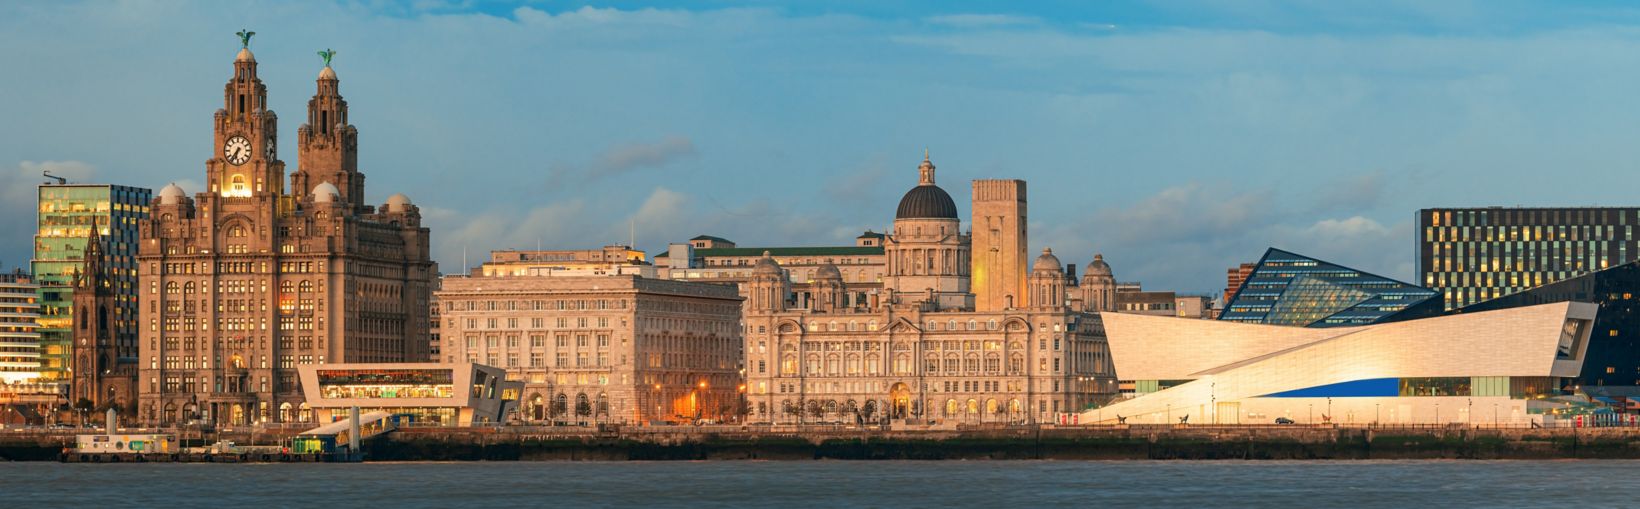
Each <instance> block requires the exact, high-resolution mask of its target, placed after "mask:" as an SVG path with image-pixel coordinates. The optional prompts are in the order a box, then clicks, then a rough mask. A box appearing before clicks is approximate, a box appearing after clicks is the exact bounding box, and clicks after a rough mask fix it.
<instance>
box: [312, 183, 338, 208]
mask: <svg viewBox="0 0 1640 509" xmlns="http://www.w3.org/2000/svg"><path fill="white" fill-rule="evenodd" d="M341 197H342V190H340V189H336V185H335V184H331V183H330V182H320V183H319V185H316V186H313V202H314V203H331V202H334V201H336V200H337V199H339V198H341Z"/></svg>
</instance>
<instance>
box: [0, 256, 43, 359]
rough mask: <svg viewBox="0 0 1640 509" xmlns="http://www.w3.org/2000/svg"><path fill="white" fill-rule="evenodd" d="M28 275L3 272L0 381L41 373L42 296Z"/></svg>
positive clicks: (0, 300) (0, 287) (0, 304)
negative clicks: (39, 326)
mask: <svg viewBox="0 0 1640 509" xmlns="http://www.w3.org/2000/svg"><path fill="white" fill-rule="evenodd" d="M39 288H40V287H38V286H35V284H34V283H33V281H32V280H31V279H30V277H29V275H28V274H24V273H22V272H17V273H12V274H0V383H5V384H15V383H22V382H26V381H32V380H34V379H36V378H39V376H40V333H39V332H38V331H36V330H35V329H37V328H38V326H37V325H36V324H35V322H36V321H37V320H39V319H40V297H39V295H38V292H39Z"/></svg>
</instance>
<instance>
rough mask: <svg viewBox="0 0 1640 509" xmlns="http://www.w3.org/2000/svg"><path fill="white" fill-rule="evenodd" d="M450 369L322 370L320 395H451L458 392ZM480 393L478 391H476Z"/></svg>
mask: <svg viewBox="0 0 1640 509" xmlns="http://www.w3.org/2000/svg"><path fill="white" fill-rule="evenodd" d="M454 376H455V374H454V372H453V371H451V370H448V369H368V370H319V372H318V379H319V389H320V394H321V395H322V397H324V398H325V399H342V398H371V399H380V398H385V399H392V398H448V397H451V396H453V395H454V394H455V383H454V381H453V380H454ZM475 394H477V393H475Z"/></svg>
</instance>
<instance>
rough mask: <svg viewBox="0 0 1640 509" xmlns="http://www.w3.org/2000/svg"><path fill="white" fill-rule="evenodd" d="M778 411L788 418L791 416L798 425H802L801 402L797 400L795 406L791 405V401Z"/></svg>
mask: <svg viewBox="0 0 1640 509" xmlns="http://www.w3.org/2000/svg"><path fill="white" fill-rule="evenodd" d="M780 411H781V412H784V413H785V414H786V415H788V416H791V417H792V418H793V419H794V420H796V421H797V422H798V423H799V424H802V422H803V400H797V404H796V405H793V404H792V402H791V401H787V402H785V403H784V404H783V406H782V407H781V408H780Z"/></svg>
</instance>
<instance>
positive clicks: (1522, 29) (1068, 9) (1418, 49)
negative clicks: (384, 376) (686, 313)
mask: <svg viewBox="0 0 1640 509" xmlns="http://www.w3.org/2000/svg"><path fill="white" fill-rule="evenodd" d="M240 28H250V29H252V30H255V31H256V32H257V34H258V35H257V36H256V39H255V40H254V41H253V43H252V49H253V50H254V51H255V52H256V55H257V59H258V61H259V63H260V72H261V76H262V78H263V80H264V81H265V82H266V83H267V85H268V87H269V100H270V102H271V103H272V108H273V109H274V110H275V111H276V112H278V113H280V114H281V115H282V118H281V119H280V120H281V123H280V129H281V131H282V132H281V136H282V137H283V138H284V139H286V140H291V139H294V136H295V131H296V128H297V127H298V126H300V125H301V123H302V122H303V121H304V119H303V118H301V116H302V111H303V110H304V105H305V101H307V99H308V97H309V96H311V95H312V93H313V87H314V84H313V81H312V80H313V78H314V76H315V75H316V73H317V72H318V70H319V68H320V65H321V64H320V59H319V57H317V56H316V55H315V54H314V52H315V51H317V50H319V49H324V48H334V49H336V50H337V51H338V52H339V54H338V56H337V57H336V60H335V69H336V71H337V73H338V74H339V75H340V77H341V80H342V82H341V90H342V93H343V95H345V96H346V97H347V99H348V101H349V103H350V105H351V108H352V120H353V122H354V124H355V125H356V126H357V127H358V128H359V130H360V152H361V154H360V165H361V167H362V170H363V171H364V172H365V174H366V175H367V176H368V181H367V194H368V197H369V199H370V201H372V202H377V203H379V202H381V201H383V200H385V198H386V196H388V195H390V194H392V193H395V192H404V193H406V194H407V195H409V196H410V197H411V198H412V199H413V200H415V201H416V203H417V204H418V205H421V206H422V210H423V213H424V215H425V216H426V221H427V223H428V224H429V225H430V226H431V227H432V228H433V239H434V252H435V256H436V257H437V258H438V259H439V261H440V262H441V264H442V265H443V267H444V269H445V270H446V271H455V270H458V269H459V267H460V266H461V264H462V252H463V250H464V249H465V250H466V252H467V253H469V256H470V259H471V260H477V259H479V258H481V257H482V256H483V254H484V253H485V252H487V251H488V250H490V249H500V248H533V247H535V246H536V245H537V244H538V243H539V244H540V245H542V246H545V247H548V248H580V247H595V246H598V245H603V244H606V243H624V242H626V240H627V238H628V235H629V234H630V233H633V232H629V227H631V230H633V231H635V234H636V238H637V243H638V246H639V247H640V248H643V249H646V250H648V251H650V252H657V251H659V250H660V249H662V248H663V247H664V245H665V244H666V243H667V242H669V241H680V240H683V239H687V238H689V237H692V236H694V235H697V234H703V233H704V234H712V235H717V236H722V237H727V238H730V239H732V240H735V241H736V242H738V243H740V244H741V245H746V246H758V245H826V244H844V243H848V242H851V241H852V239H853V237H854V236H855V235H858V234H859V233H860V232H861V231H863V230H865V229H868V228H869V229H874V230H877V231H882V230H884V229H886V228H888V227H889V226H890V224H891V222H892V219H893V211H894V206H895V203H896V202H897V200H898V198H899V196H900V195H901V194H902V193H904V192H905V190H906V189H908V188H909V187H911V186H912V185H914V184H915V183H916V165H917V163H918V162H919V161H920V160H921V157H922V151H923V149H924V148H925V147H926V148H927V149H929V150H930V151H931V152H932V155H933V159H934V162H935V164H937V165H938V166H939V180H940V183H941V184H942V185H943V186H944V187H945V188H946V189H947V190H948V191H950V192H951V194H952V195H953V196H954V197H955V198H957V201H958V203H959V207H960V208H961V209H963V211H964V214H965V215H966V213H967V212H966V211H967V208H968V207H967V204H966V201H967V200H966V198H967V195H968V191H967V188H968V181H969V180H971V179H975V178H1021V179H1025V180H1027V181H1029V185H1030V200H1031V202H1030V206H1031V209H1030V214H1031V215H1030V225H1031V230H1030V235H1031V238H1030V240H1031V244H1032V245H1033V246H1034V247H1033V251H1034V250H1038V249H1040V248H1041V247H1042V246H1051V247H1053V248H1054V251H1055V252H1056V253H1057V254H1059V256H1060V258H1061V259H1062V260H1065V261H1067V262H1070V261H1075V262H1077V263H1086V262H1087V260H1089V259H1090V258H1091V257H1092V255H1093V253H1095V252H1100V253H1103V254H1104V255H1105V257H1106V258H1107V259H1108V260H1109V261H1110V262H1111V264H1112V266H1113V267H1114V268H1115V270H1116V272H1117V276H1118V278H1119V279H1122V280H1137V281H1143V282H1144V283H1145V286H1146V287H1147V288H1154V289H1172V290H1178V291H1186V292H1211V291H1217V290H1219V289H1221V288H1222V287H1223V285H1224V271H1225V269H1226V268H1228V267H1230V266H1232V265H1235V264H1236V263H1239V262H1244V261H1255V260H1256V259H1257V258H1258V257H1259V255H1261V254H1262V253H1263V251H1264V249H1265V248H1266V247H1269V246H1277V247H1281V248H1283V249H1287V250H1291V251H1295V252H1300V253H1305V254H1309V255H1312V256H1316V257H1319V258H1323V259H1327V260H1329V261H1333V262H1336V263H1341V264H1344V265H1351V266H1356V267H1359V268H1361V269H1364V270H1368V271H1372V272H1376V273H1380V274H1384V275H1387V276H1392V277H1397V278H1407V279H1409V278H1411V276H1412V270H1413V258H1412V254H1413V237H1412V231H1411V221H1412V217H1413V212H1414V211H1415V210H1416V209H1418V208H1422V207H1435V206H1478V205H1536V206H1552V205H1636V204H1640V199H1637V197H1636V196H1635V193H1634V192H1633V191H1632V189H1633V186H1632V185H1631V182H1633V180H1634V176H1635V175H1636V174H1637V172H1636V169H1637V166H1640V165H1637V163H1636V161H1637V160H1640V157H1637V156H1640V153H1637V152H1640V144H1637V143H1635V141H1634V140H1635V139H1636V137H1637V135H1640V129H1637V127H1640V100H1637V99H1636V91H1637V90H1640V10H1636V9H1635V8H1633V7H1631V6H1629V5H1628V4H1625V3H1621V2H1578V3H1554V4H1548V3H1535V2H1507V1H1499V2H1465V1H1441V2H1427V1H1406V2H1393V1H1392V2H1341V1H1316V2H1303V1H1281V2H1278V1H1245V2H1240V1H1235V2H1233V1H1201V2H1171V1H1170V2H869V1H842V2H818V1H815V2H790V3H788V2H768V1H745V2H731V1H705V2H690V3H680V2H613V3H596V4H591V5H584V4H581V3H577V2H561V1H545V2H526V3H512V2H484V1H475V2H437V1H425V2H386V1H383V2H372V1H362V2H348V3H340V4H337V3H328V2H299V1H298V2H248V3H238V2H185V1H164V2H157V1H156V2H144V1H125V2H89V3H82V2H40V3H15V2H13V3H4V4H0V48H5V50H3V51H0V69H5V72H0V119H3V121H0V264H3V265H5V266H8V267H10V266H16V265H19V264H23V263H25V262H26V260H27V257H28V251H29V249H30V238H29V235H30V232H31V226H30V225H31V222H32V221H33V213H32V210H33V203H32V199H33V192H34V191H33V185H34V184H35V183H37V182H38V181H39V180H40V179H39V178H38V175H39V172H40V171H41V170H42V169H52V170H55V171H56V172H59V173H63V174H67V175H70V176H72V177H74V178H76V180H81V181H97V182H114V183H121V184H130V185H141V186H146V187H152V188H156V189H157V188H159V187H161V186H164V185H165V184H166V183H168V182H177V183H179V184H180V185H182V186H184V187H185V188H186V189H187V190H188V191H189V192H198V191H199V190H200V186H199V182H200V181H201V180H203V176H204V161H205V160H206V159H207V158H208V157H210V155H211V147H210V142H211V131H210V119H211V115H212V113H213V112H214V111H215V110H216V109H217V108H218V107H220V97H221V95H220V94H221V86H222V84H223V83H224V82H225V81H226V80H227V78H228V76H229V71H230V69H231V62H232V59H233V55H234V53H235V52H236V51H237V50H238V47H237V46H238V40H237V38H236V37H235V36H234V35H233V33H234V32H235V31H238V30H239V29H240ZM283 145H284V147H285V148H283V149H282V152H281V154H280V156H281V158H282V159H284V160H285V161H286V163H287V164H288V165H290V167H291V169H294V167H295V164H296V154H295V153H294V151H293V150H292V149H293V148H294V145H292V144H290V143H288V142H287V143H285V144H283Z"/></svg>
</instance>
